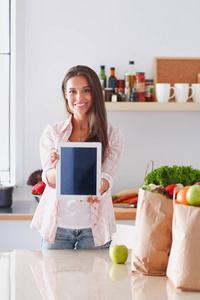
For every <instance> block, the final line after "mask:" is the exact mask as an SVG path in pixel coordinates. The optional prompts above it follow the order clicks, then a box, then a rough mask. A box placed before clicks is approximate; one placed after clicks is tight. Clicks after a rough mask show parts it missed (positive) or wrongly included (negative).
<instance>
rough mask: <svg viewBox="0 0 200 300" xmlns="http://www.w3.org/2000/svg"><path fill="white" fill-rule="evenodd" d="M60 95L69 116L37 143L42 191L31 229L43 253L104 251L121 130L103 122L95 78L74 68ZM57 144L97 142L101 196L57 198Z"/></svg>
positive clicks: (112, 226)
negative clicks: (99, 156) (37, 236)
mask: <svg viewBox="0 0 200 300" xmlns="http://www.w3.org/2000/svg"><path fill="white" fill-rule="evenodd" d="M62 92H63V96H64V99H65V102H66V108H67V111H68V113H69V115H70V116H69V118H68V119H67V120H65V121H63V122H59V123H56V124H53V125H47V127H46V128H45V129H44V132H43V134H42V137H41V140H40V153H41V162H42V168H43V175H42V176H43V177H42V178H43V181H44V182H45V183H46V188H45V190H44V193H43V195H42V198H41V200H40V202H39V204H38V207H37V210H36V212H35V215H34V218H33V220H32V223H31V227H32V228H34V229H36V230H38V231H39V232H40V234H41V236H42V238H43V239H42V249H107V248H109V246H110V243H111V239H112V234H113V233H114V232H115V231H116V224H115V216H114V211H113V205H112V196H111V188H112V185H113V180H114V178H115V176H116V173H117V170H118V168H119V164H120V160H121V156H122V151H123V135H122V132H121V131H120V130H119V129H118V128H115V127H113V126H111V125H110V124H109V123H107V117H106V109H105V102H104V98H103V93H102V87H101V84H100V81H99V78H98V76H97V74H96V73H95V72H94V71H93V70H92V69H90V68H89V67H86V66H75V67H73V68H71V69H70V70H69V71H68V73H67V74H66V76H65V78H64V80H63V83H62ZM58 142H101V144H102V171H101V172H102V173H101V189H100V193H101V197H100V199H98V198H94V199H93V198H92V196H90V195H88V198H87V201H79V200H70V201H69V200H68V201H64V200H57V199H56V164H57V162H58V160H59V156H58V154H57V150H56V147H57V143H58Z"/></svg>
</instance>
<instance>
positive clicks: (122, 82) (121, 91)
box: [117, 79, 125, 101]
mask: <svg viewBox="0 0 200 300" xmlns="http://www.w3.org/2000/svg"><path fill="white" fill-rule="evenodd" d="M117 88H118V94H119V95H120V97H121V99H122V100H121V101H125V94H124V89H125V80H124V79H118V80H117Z"/></svg>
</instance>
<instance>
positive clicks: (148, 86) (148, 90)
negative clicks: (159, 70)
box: [145, 79, 154, 102]
mask: <svg viewBox="0 0 200 300" xmlns="http://www.w3.org/2000/svg"><path fill="white" fill-rule="evenodd" d="M145 101H147V102H153V101H154V84H153V79H146V80H145Z"/></svg>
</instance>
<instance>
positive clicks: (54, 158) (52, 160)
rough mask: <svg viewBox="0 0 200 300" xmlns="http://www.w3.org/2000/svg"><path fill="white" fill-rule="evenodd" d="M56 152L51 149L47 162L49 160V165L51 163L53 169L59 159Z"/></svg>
mask: <svg viewBox="0 0 200 300" xmlns="http://www.w3.org/2000/svg"><path fill="white" fill-rule="evenodd" d="M57 152H58V150H57V149H53V150H52V151H51V153H50V158H49V160H50V163H51V165H52V168H53V169H56V165H57V163H58V161H59V158H60V157H59V155H58V153H57Z"/></svg>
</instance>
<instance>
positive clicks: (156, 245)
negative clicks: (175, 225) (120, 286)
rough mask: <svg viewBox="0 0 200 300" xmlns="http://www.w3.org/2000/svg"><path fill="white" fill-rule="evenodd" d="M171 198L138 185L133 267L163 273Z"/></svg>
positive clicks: (146, 271) (169, 235) (169, 244)
mask: <svg viewBox="0 0 200 300" xmlns="http://www.w3.org/2000/svg"><path fill="white" fill-rule="evenodd" d="M172 214H173V201H172V200H170V199H166V198H165V197H164V196H162V195H158V194H155V193H152V192H150V191H147V190H143V189H139V195H138V205H137V214H136V222H135V239H134V245H133V251H132V271H133V272H137V273H139V274H145V275H166V269H167V263H168V256H169V252H170V248H171V242H172Z"/></svg>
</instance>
